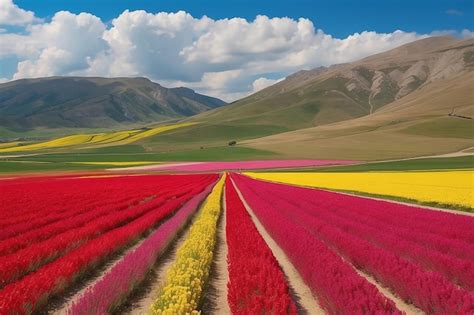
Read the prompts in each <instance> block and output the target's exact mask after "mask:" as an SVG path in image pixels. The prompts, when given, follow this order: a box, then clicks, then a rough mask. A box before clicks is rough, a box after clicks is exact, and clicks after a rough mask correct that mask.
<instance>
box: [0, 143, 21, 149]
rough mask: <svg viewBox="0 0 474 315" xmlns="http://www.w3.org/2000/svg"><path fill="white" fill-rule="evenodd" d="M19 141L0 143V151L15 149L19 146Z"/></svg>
mask: <svg viewBox="0 0 474 315" xmlns="http://www.w3.org/2000/svg"><path fill="white" fill-rule="evenodd" d="M20 143H21V142H20V141H13V142H4V143H0V149H6V148H12V147H16V146H18V145H19V144H20Z"/></svg>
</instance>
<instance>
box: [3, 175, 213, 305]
mask: <svg viewBox="0 0 474 315" xmlns="http://www.w3.org/2000/svg"><path fill="white" fill-rule="evenodd" d="M212 177H213V176H206V175H201V176H195V177H188V178H186V179H187V180H188V182H190V183H192V188H191V189H190V188H189V187H185V188H180V187H177V188H176V191H175V194H174V196H180V197H177V198H174V197H173V196H172V195H170V196H169V197H168V200H167V201H166V203H159V204H155V207H154V208H152V209H149V210H148V211H147V212H144V213H142V215H140V216H138V217H135V218H134V219H131V221H127V222H126V221H123V223H122V224H121V225H118V226H116V227H115V228H113V229H112V230H110V231H108V232H107V233H104V234H102V235H99V236H97V235H96V236H95V238H92V239H87V240H85V242H84V243H83V244H82V245H81V246H79V247H77V248H75V249H74V250H71V251H70V252H68V253H67V254H66V255H64V256H61V257H59V258H57V259H55V260H54V261H52V262H50V263H47V264H45V265H44V266H42V267H40V268H39V269H37V270H36V271H35V272H31V273H29V274H27V275H25V276H24V277H22V278H21V279H19V280H17V281H15V282H12V283H10V284H8V285H6V286H5V287H4V288H3V289H2V290H0V313H2V314H4V313H6V314H9V313H17V314H24V313H30V312H33V311H38V310H40V309H41V308H42V307H43V306H44V305H45V304H46V303H47V301H48V300H49V298H50V297H51V296H53V295H55V294H58V293H60V292H63V291H64V290H65V289H66V288H68V287H69V286H70V285H71V284H72V283H74V281H75V280H77V279H78V278H80V277H81V275H83V274H84V272H86V271H87V270H91V269H93V268H95V267H97V266H98V265H100V264H101V263H103V262H104V261H105V260H106V259H107V258H108V257H109V256H110V255H111V254H113V253H115V252H117V251H119V250H120V249H122V248H124V246H126V245H128V244H130V243H131V242H133V241H135V240H137V238H138V237H140V236H141V235H142V234H143V233H145V232H146V231H147V230H149V229H150V228H151V227H153V226H155V225H156V224H157V223H158V222H160V221H161V220H163V219H164V218H166V217H168V216H170V215H171V214H173V213H174V211H175V210H176V209H177V208H179V207H180V206H181V205H182V204H183V203H184V202H186V201H188V200H189V199H190V198H192V197H193V196H194V195H195V194H196V193H199V192H201V191H202V190H203V189H204V188H205V187H206V186H207V185H209V184H210V182H211V181H212ZM155 179H156V180H157V182H159V181H160V177H159V176H157V177H155ZM175 180H176V179H175ZM165 181H168V183H167V184H168V185H170V186H173V178H171V177H170V178H167V179H165ZM178 182H180V181H179V180H178ZM89 226H91V228H92V229H93V228H94V226H95V222H91V223H90V224H89ZM0 269H2V268H0Z"/></svg>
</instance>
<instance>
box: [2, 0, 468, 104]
mask: <svg viewBox="0 0 474 315" xmlns="http://www.w3.org/2000/svg"><path fill="white" fill-rule="evenodd" d="M5 3H6V4H8V6H9V7H10V8H11V7H13V8H16V9H15V10H17V11H18V10H19V11H18V12H23V13H24V12H26V13H25V14H27V16H29V18H28V19H27V18H23V21H25V22H24V23H27V22H26V21H27V20H28V21H30V22H29V23H31V22H33V21H35V19H36V18H35V17H34V14H33V13H32V12H27V11H24V10H22V9H20V8H18V7H17V6H15V5H14V4H13V3H12V2H11V1H6V0H0V5H1V4H3V5H5ZM10 15H11V14H10ZM0 16H1V15H0ZM11 20H13V19H12V18H10V21H11ZM10 23H11V22H10ZM430 35H431V34H430ZM461 35H462V36H464V37H466V38H467V37H472V32H471V31H470V30H464V31H463V32H462V34H461ZM427 36H429V35H423V34H417V33H413V32H412V33H408V32H403V31H399V30H397V31H394V32H392V33H386V34H384V33H376V32H368V31H366V32H361V33H355V34H352V35H350V36H348V37H346V38H342V39H339V38H334V37H333V36H331V35H330V34H326V33H325V32H324V31H323V30H320V29H317V28H315V26H314V25H313V23H312V22H311V21H310V20H308V19H304V18H301V19H298V20H295V19H291V18H269V17H267V16H257V17H256V18H255V20H253V21H248V20H246V19H242V18H232V19H221V20H213V19H210V18H208V17H206V16H204V17H201V18H196V17H193V16H191V15H190V14H189V13H186V12H184V11H179V12H176V13H166V12H161V13H157V14H152V13H148V12H145V11H128V10H126V11H124V12H123V13H122V14H120V15H119V16H118V17H116V18H115V19H113V20H112V23H111V25H110V26H108V27H107V26H106V25H105V24H104V23H103V22H102V21H101V20H100V19H99V18H98V17H96V16H94V15H91V14H88V13H81V14H73V13H70V12H65V11H61V12H57V13H56V14H55V15H54V16H53V18H52V19H51V21H48V22H42V23H38V24H33V25H29V26H27V27H26V29H25V31H24V32H23V33H8V31H7V32H3V33H0V42H2V45H0V60H1V59H2V58H9V57H12V56H14V57H15V58H10V59H8V60H14V61H9V62H17V61H15V60H19V62H18V63H17V64H16V69H17V70H16V73H14V74H13V75H12V76H11V78H23V77H38V76H51V75H87V76H93V75H96V76H146V77H148V78H150V79H152V80H155V81H157V82H159V83H162V84H163V85H165V86H180V85H182V86H188V87H191V88H194V89H196V90H198V91H199V92H202V93H208V94H210V95H214V96H217V97H221V98H224V99H225V100H228V101H229V100H234V99H235V98H238V97H242V96H245V95H248V94H249V93H251V92H255V91H258V90H260V89H262V88H264V87H266V86H268V85H270V84H272V83H274V82H276V81H275V80H272V79H268V77H285V76H287V75H288V74H291V73H293V72H296V71H298V70H301V69H311V68H314V67H318V66H322V65H324V66H327V65H331V64H335V63H343V62H350V61H354V60H356V59H359V58H363V57H366V56H368V55H372V54H375V53H379V52H382V51H385V50H388V49H391V48H394V47H397V46H399V45H402V44H405V43H408V42H411V41H414V40H417V39H420V38H423V37H427ZM3 43H5V44H3ZM5 60H6V59H5ZM10 68H11V67H10ZM269 74H271V75H269ZM10 75H11V74H10ZM0 76H6V75H5V74H4V73H1V72H0ZM11 78H10V79H11Z"/></svg>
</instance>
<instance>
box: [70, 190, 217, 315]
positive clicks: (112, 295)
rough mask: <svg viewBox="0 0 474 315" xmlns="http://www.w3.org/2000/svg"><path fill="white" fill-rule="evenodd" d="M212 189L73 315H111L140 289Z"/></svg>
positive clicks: (97, 286) (91, 292)
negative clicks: (160, 257) (156, 263)
mask: <svg viewBox="0 0 474 315" xmlns="http://www.w3.org/2000/svg"><path fill="white" fill-rule="evenodd" d="M211 189H212V186H211V185H209V186H208V187H207V188H206V189H205V190H204V191H203V192H201V193H199V194H197V195H196V196H194V197H193V198H192V199H191V200H190V201H188V202H187V203H186V205H184V206H183V207H182V208H181V209H180V210H179V212H178V213H177V214H175V215H174V216H173V217H171V218H170V219H169V220H167V221H166V222H165V223H163V224H162V225H160V226H159V227H158V228H157V229H156V230H155V231H154V232H153V233H152V234H151V235H150V236H149V237H148V238H147V239H145V240H144V241H143V242H142V243H141V244H140V245H139V246H138V247H137V248H136V249H134V250H133V251H131V252H129V253H128V254H127V255H126V256H124V257H123V258H122V259H121V260H120V261H119V262H118V263H117V264H116V265H114V267H113V268H112V269H111V270H110V271H109V272H108V273H106V274H105V275H104V277H103V278H101V279H100V280H99V281H97V282H96V283H94V285H93V286H91V287H89V288H88V289H87V290H86V291H85V292H84V294H82V295H81V296H80V297H79V299H78V300H76V301H75V302H74V303H73V304H72V305H71V306H70V307H69V309H68V311H67V313H68V314H70V315H78V314H83V315H88V314H107V313H110V312H112V311H113V310H114V309H116V308H117V307H118V306H120V304H121V301H124V300H125V299H126V297H127V296H128V295H129V294H130V292H132V291H133V289H134V287H136V286H138V285H139V284H140V283H141V282H142V281H143V279H144V278H145V276H146V273H147V272H148V271H149V270H150V268H151V267H152V266H153V264H154V263H155V261H156V260H157V258H158V257H159V255H160V254H161V253H162V252H163V251H164V250H165V249H166V248H167V247H168V245H169V244H170V243H171V241H172V240H173V238H175V236H176V234H177V233H178V232H179V230H180V229H181V228H182V226H183V225H184V224H185V223H186V222H187V221H188V219H189V217H190V216H191V215H192V214H193V213H194V212H195V210H196V208H197V207H198V205H199V204H200V203H201V201H202V200H203V199H204V198H205V197H206V196H207V194H209V192H210V190H211Z"/></svg>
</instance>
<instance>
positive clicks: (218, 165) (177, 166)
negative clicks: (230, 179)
mask: <svg viewBox="0 0 474 315" xmlns="http://www.w3.org/2000/svg"><path fill="white" fill-rule="evenodd" d="M356 163H358V161H350V160H254V161H234V162H185V163H169V164H159V165H147V166H137V167H128V168H126V170H137V171H140V170H147V171H173V172H216V171H223V170H237V171H238V170H255V169H267V168H268V169H271V168H294V167H312V166H325V165H328V166H329V165H350V164H356ZM117 170H118V169H117ZM122 170H123V168H122Z"/></svg>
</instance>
